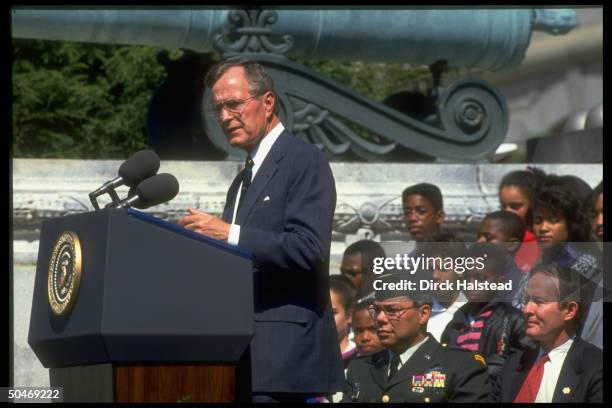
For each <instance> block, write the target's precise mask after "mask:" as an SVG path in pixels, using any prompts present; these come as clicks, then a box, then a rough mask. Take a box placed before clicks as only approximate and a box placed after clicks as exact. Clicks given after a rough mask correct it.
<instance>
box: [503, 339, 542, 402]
mask: <svg viewBox="0 0 612 408" xmlns="http://www.w3.org/2000/svg"><path fill="white" fill-rule="evenodd" d="M537 357H538V349H537V348H535V349H527V350H525V351H524V352H523V355H522V356H521V359H520V361H519V365H518V367H517V374H516V375H515V376H513V377H512V381H511V383H510V398H511V400H512V401H514V399H515V398H516V396H517V394H518V392H519V390H520V389H521V387H522V386H523V382H525V378H527V374H529V370H531V367H532V366H533V365H534V364H535V361H536V359H537Z"/></svg>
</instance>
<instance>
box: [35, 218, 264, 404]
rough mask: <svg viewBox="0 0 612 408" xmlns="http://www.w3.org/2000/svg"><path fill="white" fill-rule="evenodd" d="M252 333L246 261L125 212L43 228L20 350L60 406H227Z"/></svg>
mask: <svg viewBox="0 0 612 408" xmlns="http://www.w3.org/2000/svg"><path fill="white" fill-rule="evenodd" d="M252 335H253V278H252V265H251V260H250V254H248V253H245V252H243V251H240V250H239V249H238V248H236V247H233V246H231V245H227V244H225V243H222V242H219V241H215V240H212V239H208V238H206V237H203V236H201V235H199V234H195V233H193V232H191V231H188V230H186V229H184V228H182V227H180V226H177V225H174V224H170V223H167V222H165V221H163V220H160V219H157V218H155V217H152V216H150V215H147V214H144V213H142V212H139V211H136V210H132V209H128V210H125V209H105V210H101V211H97V212H92V213H86V214H77V215H70V216H66V217H62V218H56V219H53V220H49V221H45V222H44V223H43V225H42V229H41V239H40V247H39V251H38V262H37V269H36V278H35V283H34V297H33V303H32V314H31V320H30V331H29V335H28V342H29V344H30V346H31V347H32V349H33V350H34V352H35V353H36V355H37V357H38V358H39V360H40V361H41V363H42V364H43V365H44V366H45V367H48V368H50V383H51V386H53V387H63V389H64V401H66V402H232V401H235V400H236V399H237V389H242V388H243V387H242V388H241V384H238V385H237V384H236V377H237V376H236V364H237V362H238V361H239V360H240V358H241V356H243V354H244V352H245V350H246V349H247V347H248V344H249V342H250V339H251V337H252ZM241 392H242V391H241Z"/></svg>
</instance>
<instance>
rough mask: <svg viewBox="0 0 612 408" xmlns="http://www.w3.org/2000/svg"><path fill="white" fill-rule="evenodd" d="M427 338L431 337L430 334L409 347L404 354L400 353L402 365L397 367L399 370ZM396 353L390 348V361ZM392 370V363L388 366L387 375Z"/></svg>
mask: <svg viewBox="0 0 612 408" xmlns="http://www.w3.org/2000/svg"><path fill="white" fill-rule="evenodd" d="M427 339H429V336H425V338H424V339H423V340H421V341H420V342H419V343H417V344H415V345H414V346H412V347H408V349H407V350H406V351H404V352H403V353H402V354H400V355H399V358H400V365H399V367H397V371H399V370H400V369H401V368H402V367H403V366H404V364H406V361H408V360H409V359H410V357H412V355H413V354H414V353H415V352H416V351H417V350H418V349H419V347H421V346H422V345H423V344H424V343H425V342H426V341H427ZM394 355H395V353H394V352H393V351H391V350H389V361H392V360H393V356H394ZM390 370H391V365H389V367H387V376H388V375H389V371H390Z"/></svg>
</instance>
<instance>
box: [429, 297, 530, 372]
mask: <svg viewBox="0 0 612 408" xmlns="http://www.w3.org/2000/svg"><path fill="white" fill-rule="evenodd" d="M471 306H472V303H466V304H465V305H463V306H461V307H460V308H459V309H458V310H457V311H456V312H455V315H454V316H453V319H452V320H451V321H450V322H449V323H448V325H447V326H446V329H445V330H444V332H443V333H442V337H441V340H442V343H448V344H449V345H451V346H457V338H458V337H459V336H460V335H461V334H462V333H463V331H462V329H466V330H467V329H469V327H470V322H469V319H468V314H469V311H470V307H471ZM487 309H493V313H492V314H491V316H489V317H488V318H487V319H486V321H485V325H484V328H483V331H482V334H481V336H480V342H479V344H478V352H479V353H480V354H482V355H483V356H484V357H485V360H486V361H487V366H488V367H489V376H490V378H491V380H494V378H495V376H496V375H497V373H498V372H499V370H500V369H501V366H502V365H503V364H504V361H505V360H506V359H507V358H508V357H509V356H510V355H511V354H513V353H515V352H517V351H521V350H523V349H525V347H527V346H528V345H533V344H534V343H533V341H532V340H530V339H529V338H528V337H526V336H525V325H526V323H525V317H524V316H523V313H521V312H519V311H518V310H517V309H515V308H514V307H513V306H512V304H511V303H509V302H505V301H499V300H495V299H494V300H492V301H491V302H489V303H488V304H487V305H486V306H484V308H482V309H481V310H480V311H481V312H483V311H485V310H487Z"/></svg>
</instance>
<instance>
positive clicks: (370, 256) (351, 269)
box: [340, 239, 385, 298]
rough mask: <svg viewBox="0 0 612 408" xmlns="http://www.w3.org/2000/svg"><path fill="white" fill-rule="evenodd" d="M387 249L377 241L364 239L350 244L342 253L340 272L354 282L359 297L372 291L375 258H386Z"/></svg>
mask: <svg viewBox="0 0 612 408" xmlns="http://www.w3.org/2000/svg"><path fill="white" fill-rule="evenodd" d="M384 257H385V251H384V250H383V248H382V247H381V246H380V244H379V243H378V242H376V241H371V240H367V239H362V240H360V241H357V242H353V243H352V244H351V245H349V246H348V247H347V248H346V249H345V250H344V254H343V255H342V264H341V265H340V274H341V275H344V276H346V277H347V278H348V279H350V281H351V282H352V284H353V286H354V287H355V289H357V293H358V296H359V298H364V297H366V296H367V295H368V294H370V293H372V292H373V291H374V289H373V288H372V282H373V280H374V273H373V272H372V268H373V264H374V259H375V258H384Z"/></svg>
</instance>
